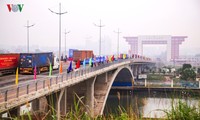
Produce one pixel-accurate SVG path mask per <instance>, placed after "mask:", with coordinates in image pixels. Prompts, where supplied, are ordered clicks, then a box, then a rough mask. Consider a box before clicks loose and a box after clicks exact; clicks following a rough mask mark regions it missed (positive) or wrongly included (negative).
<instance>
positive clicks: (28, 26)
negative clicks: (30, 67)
mask: <svg viewBox="0 0 200 120" xmlns="http://www.w3.org/2000/svg"><path fill="white" fill-rule="evenodd" d="M34 25H35V24H32V25H29V21H27V26H25V27H26V28H27V52H28V53H29V28H30V27H33V26H34Z"/></svg>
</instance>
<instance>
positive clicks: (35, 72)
mask: <svg viewBox="0 0 200 120" xmlns="http://www.w3.org/2000/svg"><path fill="white" fill-rule="evenodd" d="M36 74H37V70H36V65H35V68H34V80H36V78H37V77H36Z"/></svg>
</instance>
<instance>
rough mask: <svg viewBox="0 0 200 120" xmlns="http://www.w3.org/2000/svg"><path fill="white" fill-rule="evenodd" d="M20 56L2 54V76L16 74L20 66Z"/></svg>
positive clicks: (0, 61) (0, 62)
mask: <svg viewBox="0 0 200 120" xmlns="http://www.w3.org/2000/svg"><path fill="white" fill-rule="evenodd" d="M19 56H20V55H19V54H18V53H8V54H0V76H1V75H4V74H8V73H15V72H16V69H17V67H18V66H19Z"/></svg>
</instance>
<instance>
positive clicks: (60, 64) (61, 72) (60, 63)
mask: <svg viewBox="0 0 200 120" xmlns="http://www.w3.org/2000/svg"><path fill="white" fill-rule="evenodd" d="M59 73H60V74H61V73H62V62H60V71H59Z"/></svg>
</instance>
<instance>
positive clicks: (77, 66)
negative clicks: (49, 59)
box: [75, 60, 80, 69]
mask: <svg viewBox="0 0 200 120" xmlns="http://www.w3.org/2000/svg"><path fill="white" fill-rule="evenodd" d="M78 68H80V60H78V61H77V63H76V68H75V69H78Z"/></svg>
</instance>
